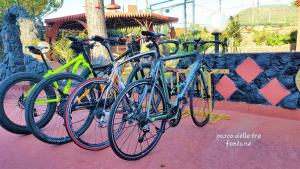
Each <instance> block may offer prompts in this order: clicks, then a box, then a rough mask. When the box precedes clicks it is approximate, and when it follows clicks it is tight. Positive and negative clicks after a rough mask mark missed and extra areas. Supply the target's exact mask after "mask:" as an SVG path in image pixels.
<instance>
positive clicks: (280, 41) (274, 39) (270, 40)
mask: <svg viewBox="0 0 300 169" xmlns="http://www.w3.org/2000/svg"><path fill="white" fill-rule="evenodd" d="M290 40H291V37H290V34H284V35H280V34H278V33H277V32H276V33H272V34H271V35H270V36H268V37H267V41H266V44H267V45H268V46H281V45H285V44H288V43H289V42H290Z"/></svg>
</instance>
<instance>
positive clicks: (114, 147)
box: [108, 79, 167, 160]
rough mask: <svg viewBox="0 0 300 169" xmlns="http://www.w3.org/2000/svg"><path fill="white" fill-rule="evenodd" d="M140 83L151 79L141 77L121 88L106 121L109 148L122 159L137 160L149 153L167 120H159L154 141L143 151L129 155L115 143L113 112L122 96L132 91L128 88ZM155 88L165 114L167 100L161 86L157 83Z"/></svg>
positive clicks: (149, 81)
mask: <svg viewBox="0 0 300 169" xmlns="http://www.w3.org/2000/svg"><path fill="white" fill-rule="evenodd" d="M140 84H146V85H149V86H152V85H153V83H152V81H151V79H143V80H138V81H135V82H132V83H131V84H129V85H128V86H126V88H125V89H124V90H122V92H121V93H120V94H119V95H118V97H117V99H116V100H115V102H114V104H113V106H112V109H111V112H110V117H109V121H108V137H109V142H110V145H111V148H112V150H113V151H114V153H115V154H116V155H117V156H118V157H120V158H122V159H124V160H138V159H141V158H143V157H144V156H146V155H147V154H149V153H150V152H151V151H152V150H153V148H154V147H155V146H156V145H157V143H158V141H159V140H160V138H161V136H162V134H163V131H164V129H165V124H166V121H167V120H161V126H160V127H161V129H160V130H161V131H159V132H158V134H156V135H157V137H155V139H154V141H153V142H152V143H151V144H150V145H149V147H147V149H146V151H143V152H140V153H138V154H134V155H129V154H126V153H124V152H123V151H121V150H120V148H119V147H118V145H117V143H116V139H115V136H114V131H113V128H114V127H113V126H114V118H115V114H116V112H117V109H118V105H119V104H120V102H121V101H122V99H123V97H124V96H127V95H128V94H129V95H130V94H131V93H132V91H130V90H131V89H132V88H134V87H136V86H137V85H140ZM155 90H156V91H157V92H158V93H159V95H160V96H161V97H162V98H161V100H162V105H163V114H165V113H166V109H167V101H166V98H165V95H164V94H163V91H162V89H161V87H160V86H159V85H157V84H156V85H155ZM122 104H124V103H122ZM124 133H125V131H124ZM120 137H121V136H118V138H117V139H119V138H120Z"/></svg>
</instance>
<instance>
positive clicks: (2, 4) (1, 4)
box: [0, 0, 64, 17]
mask: <svg viewBox="0 0 300 169" xmlns="http://www.w3.org/2000/svg"><path fill="white" fill-rule="evenodd" d="M63 3H64V0H0V15H3V13H4V12H5V11H6V10H7V8H8V7H10V6H12V5H19V6H22V7H24V8H25V9H26V10H27V11H28V13H29V14H30V15H32V16H34V17H43V16H46V15H49V14H50V13H53V12H55V11H57V9H59V8H60V7H62V5H63Z"/></svg>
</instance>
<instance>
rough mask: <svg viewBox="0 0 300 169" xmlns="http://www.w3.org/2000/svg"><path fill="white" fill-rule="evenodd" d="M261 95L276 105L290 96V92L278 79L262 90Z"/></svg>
mask: <svg viewBox="0 0 300 169" xmlns="http://www.w3.org/2000/svg"><path fill="white" fill-rule="evenodd" d="M260 93H261V94H262V95H263V96H264V97H265V98H266V99H267V100H268V101H269V103H271V104H272V105H276V104H277V103H279V102H280V101H281V100H282V99H283V98H285V97H286V96H288V95H289V94H290V91H289V90H287V89H285V87H283V86H282V84H281V83H280V82H279V81H278V80H277V78H275V79H273V80H271V81H270V82H269V83H268V84H267V85H266V86H265V87H263V88H262V89H260Z"/></svg>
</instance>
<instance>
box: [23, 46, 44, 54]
mask: <svg viewBox="0 0 300 169" xmlns="http://www.w3.org/2000/svg"><path fill="white" fill-rule="evenodd" d="M26 48H28V49H29V51H30V52H31V53H33V54H37V55H40V54H42V50H43V49H48V47H47V46H33V45H30V46H26Z"/></svg>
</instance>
